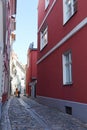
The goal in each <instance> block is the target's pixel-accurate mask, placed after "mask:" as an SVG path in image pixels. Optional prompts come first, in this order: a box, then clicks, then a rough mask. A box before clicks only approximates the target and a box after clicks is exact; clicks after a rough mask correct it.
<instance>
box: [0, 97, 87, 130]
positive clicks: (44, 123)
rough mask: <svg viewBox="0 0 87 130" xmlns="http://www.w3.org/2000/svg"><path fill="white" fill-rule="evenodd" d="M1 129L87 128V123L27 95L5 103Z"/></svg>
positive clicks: (59, 129) (13, 98) (68, 129)
mask: <svg viewBox="0 0 87 130" xmlns="http://www.w3.org/2000/svg"><path fill="white" fill-rule="evenodd" d="M2 110H3V111H2V118H1V126H0V127H1V128H0V130H87V124H84V123H82V122H81V121H79V120H77V119H75V118H73V117H72V116H70V115H67V114H64V113H62V112H60V111H58V109H54V108H49V107H48V106H44V105H42V104H39V103H38V102H36V101H35V100H32V99H30V98H27V97H21V98H17V97H11V98H10V99H9V101H7V103H5V104H4V105H3V109H2Z"/></svg>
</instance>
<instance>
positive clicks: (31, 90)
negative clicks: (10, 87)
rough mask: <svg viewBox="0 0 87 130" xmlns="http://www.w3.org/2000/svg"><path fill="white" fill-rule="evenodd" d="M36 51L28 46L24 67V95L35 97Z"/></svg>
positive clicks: (31, 45)
mask: <svg viewBox="0 0 87 130" xmlns="http://www.w3.org/2000/svg"><path fill="white" fill-rule="evenodd" d="M36 62H37V49H36V48H33V44H30V46H29V49H28V52H27V65H26V95H27V96H31V97H36V84H37V64H36Z"/></svg>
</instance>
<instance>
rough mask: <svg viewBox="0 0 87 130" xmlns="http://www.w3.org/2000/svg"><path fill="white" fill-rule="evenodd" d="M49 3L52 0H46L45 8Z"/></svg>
mask: <svg viewBox="0 0 87 130" xmlns="http://www.w3.org/2000/svg"><path fill="white" fill-rule="evenodd" d="M49 3H50V0H45V10H46V9H47V7H48V5H49Z"/></svg>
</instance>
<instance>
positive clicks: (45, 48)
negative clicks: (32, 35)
mask: <svg viewBox="0 0 87 130" xmlns="http://www.w3.org/2000/svg"><path fill="white" fill-rule="evenodd" d="M86 9H87V0H84V1H82V0H39V1H38V61H37V74H38V79H37V94H38V98H39V99H40V101H41V100H42V101H43V103H45V104H47V105H49V106H54V107H58V108H59V109H60V110H62V111H63V112H65V113H69V114H72V115H73V116H75V117H77V118H80V119H81V120H83V121H86V122H87V79H86V77H87V60H86V59H87V12H86Z"/></svg>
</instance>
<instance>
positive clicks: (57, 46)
mask: <svg viewBox="0 0 87 130" xmlns="http://www.w3.org/2000/svg"><path fill="white" fill-rule="evenodd" d="M85 25H87V17H86V18H85V19H83V20H82V21H81V22H80V23H79V24H78V25H77V26H76V27H74V29H72V30H71V31H70V32H69V33H68V34H67V35H66V36H65V37H64V38H63V39H62V40H60V41H59V42H58V43H57V44H56V45H55V46H54V47H53V48H52V49H50V50H49V51H48V52H47V53H46V54H45V55H44V56H43V57H42V58H40V59H39V60H38V61H37V64H39V63H40V62H42V61H43V60H44V59H45V58H46V57H47V56H49V55H50V54H51V53H53V52H54V51H55V50H56V49H57V48H59V47H60V46H61V45H63V44H64V43H65V42H66V41H67V40H68V39H69V38H71V37H72V36H73V35H75V34H76V33H77V32H78V31H79V30H80V29H82V28H83V27H84V26H85Z"/></svg>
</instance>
